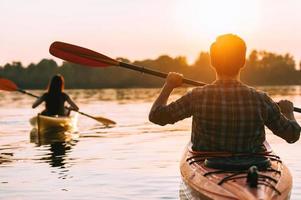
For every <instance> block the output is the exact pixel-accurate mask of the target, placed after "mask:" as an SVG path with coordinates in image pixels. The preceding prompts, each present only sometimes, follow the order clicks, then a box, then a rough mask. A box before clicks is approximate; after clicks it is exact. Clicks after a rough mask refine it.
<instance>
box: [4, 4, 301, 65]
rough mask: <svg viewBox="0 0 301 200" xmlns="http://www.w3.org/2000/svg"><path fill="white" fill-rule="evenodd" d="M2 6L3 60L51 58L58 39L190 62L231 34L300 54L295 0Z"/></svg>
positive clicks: (300, 8)
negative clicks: (218, 38)
mask: <svg viewBox="0 0 301 200" xmlns="http://www.w3.org/2000/svg"><path fill="white" fill-rule="evenodd" d="M0 8H1V18H0V24H1V31H0V65H4V64H5V63H7V62H12V61H21V62H22V63H24V64H25V65H27V64H29V63H30V62H38V61H40V60H41V59H42V58H53V57H52V56H51V55H50V54H49V53H48V48H49V45H50V44H51V43H52V42H53V41H56V40H58V41H64V42H69V43H73V44H77V45H80V46H84V47H87V48H90V49H93V50H96V51H99V52H101V53H104V54H107V55H108V56H110V57H117V56H122V57H126V58H129V59H130V60H139V59H145V58H156V57H157V56H159V55H162V54H168V55H171V56H178V55H183V56H186V57H187V58H188V60H189V61H190V62H192V61H194V60H195V58H196V57H197V56H198V54H199V52H200V51H208V48H209V45H210V44H211V43H212V42H213V40H214V39H215V37H216V36H217V35H219V34H222V33H229V32H231V33H235V34H238V35H240V36H241V37H243V38H244V39H245V40H246V42H247V44H248V49H249V50H250V49H254V48H255V49H259V50H260V49H264V50H268V51H273V52H276V53H286V52H289V53H291V54H292V55H293V56H294V58H295V60H296V61H297V62H298V63H299V61H300V59H301V1H299V0H227V1H225V0H185V1H184V0H51V1H43V0H1V1H0ZM57 61H59V60H58V59H57Z"/></svg>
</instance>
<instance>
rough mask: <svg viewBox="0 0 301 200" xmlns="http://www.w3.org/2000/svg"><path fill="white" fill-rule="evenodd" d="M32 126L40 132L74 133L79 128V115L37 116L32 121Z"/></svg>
mask: <svg viewBox="0 0 301 200" xmlns="http://www.w3.org/2000/svg"><path fill="white" fill-rule="evenodd" d="M30 124H31V125H32V126H33V127H35V128H37V129H38V131H40V132H42V133H43V132H49V131H55V130H58V131H74V130H75V129H76V127H77V115H74V116H45V115H37V116H35V117H33V118H31V119H30Z"/></svg>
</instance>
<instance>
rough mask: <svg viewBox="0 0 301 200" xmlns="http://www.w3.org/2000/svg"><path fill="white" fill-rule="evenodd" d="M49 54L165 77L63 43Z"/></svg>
mask: <svg viewBox="0 0 301 200" xmlns="http://www.w3.org/2000/svg"><path fill="white" fill-rule="evenodd" d="M49 52H50V54H52V55H53V56H56V57H58V58H61V59H63V60H66V61H69V62H72V63H76V64H81V65H85V66H91V67H109V66H120V67H123V68H127V69H131V70H135V71H139V72H142V73H146V74H150V75H153V76H158V77H161V78H166V77H167V73H162V72H159V71H155V70H151V69H148V68H144V67H140V66H137V65H133V64H129V63H124V62H120V61H117V60H115V59H113V58H110V57H108V56H105V55H102V54H100V53H98V52H96V51H92V50H90V49H86V48H83V47H80V46H76V45H73V44H68V43H64V42H58V41H57V42H53V43H52V44H51V45H50V48H49ZM183 83H186V84H190V85H195V86H204V85H206V83H203V82H197V81H194V80H191V79H186V78H184V79H183ZM294 111H295V112H300V113H301V108H294Z"/></svg>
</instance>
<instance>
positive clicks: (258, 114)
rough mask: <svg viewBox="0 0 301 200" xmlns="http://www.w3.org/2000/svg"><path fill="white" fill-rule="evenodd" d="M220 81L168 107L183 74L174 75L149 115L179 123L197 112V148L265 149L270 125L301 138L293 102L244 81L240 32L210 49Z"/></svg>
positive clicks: (280, 133)
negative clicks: (241, 72)
mask: <svg viewBox="0 0 301 200" xmlns="http://www.w3.org/2000/svg"><path fill="white" fill-rule="evenodd" d="M210 57H211V65H212V66H213V68H214V69H215V71H216V81H215V82H213V83H212V84H208V85H206V86H204V87H197V88H194V89H193V90H192V91H191V92H188V93H187V94H185V95H184V96H183V97H181V98H180V99H178V100H177V101H175V102H173V103H170V104H169V105H167V100H168V97H169V95H170V94H171V92H172V91H173V89H174V88H176V87H180V86H181V85H182V78H183V76H182V75H181V74H178V73H174V72H171V73H169V74H168V77H167V79H166V83H165V85H164V86H163V88H162V90H161V93H160V95H159V97H158V98H157V99H156V101H155V102H154V104H153V106H152V108H151V111H150V113H149V120H150V121H151V122H153V123H156V124H159V125H162V126H163V125H166V124H173V123H175V122H177V121H180V120H182V119H184V118H187V117H190V116H193V121H192V134H191V142H192V149H193V150H195V151H229V152H258V151H263V150H265V149H264V146H263V142H264V141H265V130H264V126H267V127H268V128H269V129H270V130H271V131H272V132H273V133H274V134H275V135H277V136H279V137H281V138H283V139H284V140H286V141H287V142H288V143H294V142H296V141H297V140H298V139H299V137H300V130H301V128H300V126H299V125H298V123H297V122H296V120H295V117H294V113H293V104H292V103H291V102H290V101H287V100H282V101H280V102H278V105H279V106H278V105H277V103H275V102H274V101H273V100H272V99H271V98H270V97H269V96H268V95H267V94H265V93H264V92H261V91H257V90H256V89H254V88H252V87H249V86H247V85H245V84H243V83H241V82H240V81H239V76H240V70H241V69H242V68H243V67H244V65H245V62H246V44H245V42H244V41H243V40H242V39H241V38H239V37H238V36H236V35H232V34H227V35H222V36H219V37H218V38H217V39H216V41H215V42H214V43H213V44H212V45H211V48H210Z"/></svg>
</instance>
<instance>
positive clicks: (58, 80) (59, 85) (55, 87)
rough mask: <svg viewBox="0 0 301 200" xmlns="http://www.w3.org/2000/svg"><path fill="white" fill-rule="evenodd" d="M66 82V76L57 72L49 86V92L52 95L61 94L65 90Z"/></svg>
mask: <svg viewBox="0 0 301 200" xmlns="http://www.w3.org/2000/svg"><path fill="white" fill-rule="evenodd" d="M64 82H65V81H64V77H63V76H62V75H60V74H57V75H55V76H53V77H52V79H51V81H50V84H49V87H48V94H49V95H50V96H58V95H60V94H61V93H62V92H63V90H64V86H65V83H64Z"/></svg>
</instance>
